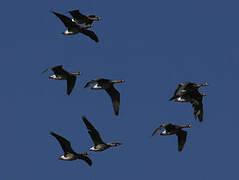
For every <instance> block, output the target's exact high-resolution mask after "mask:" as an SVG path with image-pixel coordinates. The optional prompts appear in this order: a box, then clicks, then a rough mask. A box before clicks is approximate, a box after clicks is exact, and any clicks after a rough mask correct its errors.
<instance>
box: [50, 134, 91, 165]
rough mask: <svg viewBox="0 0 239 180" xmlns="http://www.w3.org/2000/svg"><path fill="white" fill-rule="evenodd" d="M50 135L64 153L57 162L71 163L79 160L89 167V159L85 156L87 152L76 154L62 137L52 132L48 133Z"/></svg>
mask: <svg viewBox="0 0 239 180" xmlns="http://www.w3.org/2000/svg"><path fill="white" fill-rule="evenodd" d="M50 134H51V135H52V136H53V137H55V138H56V139H57V141H58V142H59V143H60V145H61V148H62V150H63V151H64V155H62V156H60V157H59V158H58V159H59V160H64V161H73V160H76V159H81V160H83V161H85V162H86V163H87V164H88V165H89V166H91V165H92V161H91V159H90V158H88V157H87V156H86V155H88V153H87V152H85V153H81V154H78V153H76V152H74V151H73V150H72V148H71V143H70V142H69V141H68V140H67V139H65V138H63V137H62V136H60V135H58V134H56V133H54V132H50Z"/></svg>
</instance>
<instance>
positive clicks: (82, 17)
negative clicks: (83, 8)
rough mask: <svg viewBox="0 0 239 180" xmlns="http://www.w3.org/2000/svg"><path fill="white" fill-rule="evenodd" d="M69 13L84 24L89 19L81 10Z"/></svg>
mask: <svg viewBox="0 0 239 180" xmlns="http://www.w3.org/2000/svg"><path fill="white" fill-rule="evenodd" d="M69 13H70V14H71V15H72V17H73V18H74V19H75V20H76V21H77V22H78V23H79V24H83V23H85V22H86V21H87V20H88V17H87V16H85V15H83V14H81V13H80V11H79V10H72V11H69Z"/></svg>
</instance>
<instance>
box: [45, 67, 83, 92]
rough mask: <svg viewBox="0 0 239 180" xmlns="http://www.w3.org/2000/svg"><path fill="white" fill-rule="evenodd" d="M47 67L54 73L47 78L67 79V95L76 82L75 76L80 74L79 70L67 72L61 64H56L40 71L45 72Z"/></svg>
mask: <svg viewBox="0 0 239 180" xmlns="http://www.w3.org/2000/svg"><path fill="white" fill-rule="evenodd" d="M49 69H51V70H52V71H53V72H54V74H53V75H51V76H49V79H55V80H66V81H67V91H66V93H67V95H70V94H71V92H72V90H73V88H74V86H75V82H76V76H77V75H81V72H76V73H69V72H67V71H66V70H64V69H63V65H57V66H54V67H50V68H47V69H46V70H44V71H43V72H42V73H45V72H47V71H48V70H49Z"/></svg>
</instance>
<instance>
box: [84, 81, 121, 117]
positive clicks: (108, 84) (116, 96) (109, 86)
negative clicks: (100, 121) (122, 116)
mask: <svg viewBox="0 0 239 180" xmlns="http://www.w3.org/2000/svg"><path fill="white" fill-rule="evenodd" d="M123 82H125V81H124V80H110V79H103V78H99V79H95V80H91V81H89V82H88V83H87V84H86V85H85V88H87V87H89V86H90V85H92V84H95V83H96V84H95V86H93V87H92V88H91V89H93V90H99V89H104V90H105V91H106V92H107V93H108V94H109V95H110V97H111V100H112V104H113V108H114V112H115V115H119V107H120V93H119V92H118V91H117V90H116V89H115V87H114V84H115V83H123Z"/></svg>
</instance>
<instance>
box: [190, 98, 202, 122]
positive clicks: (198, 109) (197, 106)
mask: <svg viewBox="0 0 239 180" xmlns="http://www.w3.org/2000/svg"><path fill="white" fill-rule="evenodd" d="M191 103H192V106H193V108H194V112H193V114H194V117H195V119H197V118H198V119H199V121H200V122H202V121H203V104H202V101H197V100H196V99H193V100H192V102H191Z"/></svg>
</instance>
